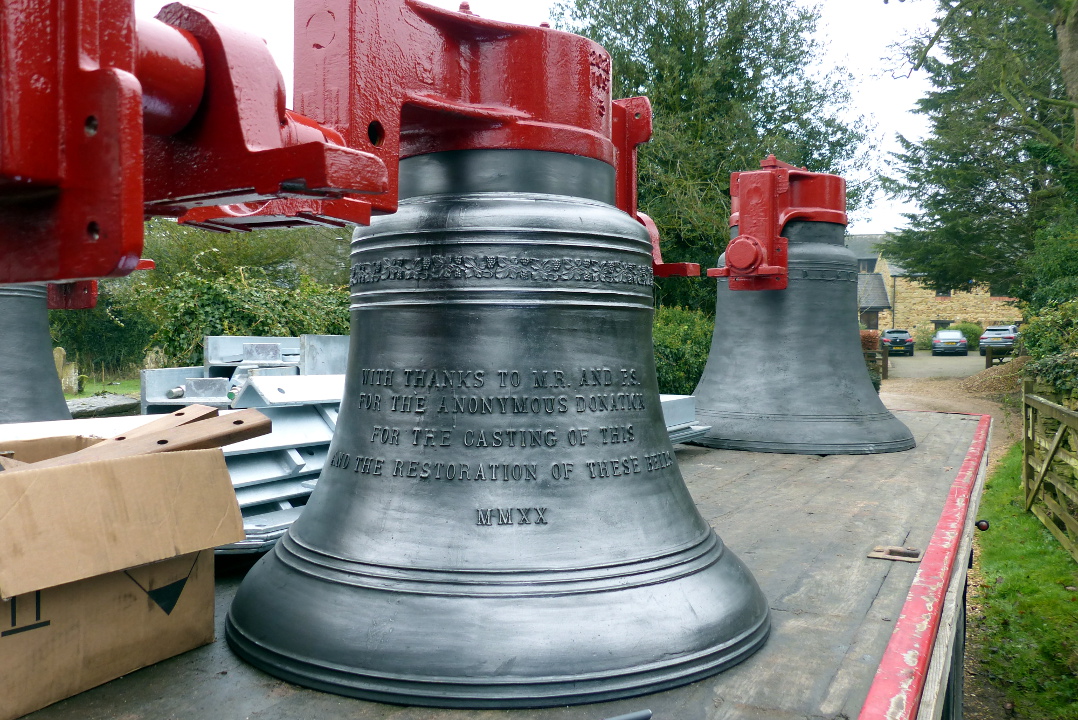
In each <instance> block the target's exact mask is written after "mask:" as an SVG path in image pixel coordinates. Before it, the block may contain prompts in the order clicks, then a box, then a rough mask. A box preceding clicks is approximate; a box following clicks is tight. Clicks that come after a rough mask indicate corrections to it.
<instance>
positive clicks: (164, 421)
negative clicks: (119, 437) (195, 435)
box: [126, 405, 218, 439]
mask: <svg viewBox="0 0 1078 720" xmlns="http://www.w3.org/2000/svg"><path fill="white" fill-rule="evenodd" d="M217 416H218V412H217V408H215V407H210V406H208V405H188V406H187V407H185V408H181V409H179V410H177V411H176V412H171V413H169V414H168V415H162V416H161V417H160V419H159V420H154V421H153V422H151V423H147V424H145V425H143V426H141V427H138V428H135V429H133V430H131V431H130V432H128V433H127V434H126V437H127V438H128V439H130V438H133V437H139V436H140V435H145V434H153V433H157V432H161V431H162V430H169V429H171V428H174V427H180V426H181V425H187V424H188V423H193V422H199V421H200V420H208V419H209V418H215V417H217Z"/></svg>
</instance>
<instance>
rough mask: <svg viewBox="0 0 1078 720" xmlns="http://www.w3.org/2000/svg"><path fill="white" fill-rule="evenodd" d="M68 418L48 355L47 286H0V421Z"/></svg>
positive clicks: (58, 378) (36, 420) (50, 345)
mask: <svg viewBox="0 0 1078 720" xmlns="http://www.w3.org/2000/svg"><path fill="white" fill-rule="evenodd" d="M70 419H71V413H70V412H69V411H68V409H67V401H65V400H64V391H63V388H62V387H61V386H60V377H59V375H57V374H56V365H55V364H54V363H53V359H52V338H51V337H50V336H49V307H48V290H47V287H46V286H45V285H5V286H0V423H14V422H38V421H41V420H70Z"/></svg>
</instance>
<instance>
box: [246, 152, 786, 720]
mask: <svg viewBox="0 0 1078 720" xmlns="http://www.w3.org/2000/svg"><path fill="white" fill-rule="evenodd" d="M401 197H402V198H407V199H404V200H402V202H401V204H400V209H399V211H398V212H397V214H396V215H393V216H388V217H384V218H382V219H380V220H379V221H376V222H375V223H374V224H373V225H372V226H371V227H370V228H362V229H360V230H359V231H357V233H356V236H355V239H354V241H353V244H352V303H353V304H352V337H351V348H350V356H349V372H348V378H347V385H346V389H345V396H344V402H343V403H342V406H341V413H340V417H339V421H338V424H337V430H336V433H335V435H334V438H333V443H332V445H331V447H330V458H331V459H330V461H329V462H328V463H327V467H326V469H325V470H324V471H323V472H322V475H321V477H320V479H319V481H318V486H317V488H316V490H315V491H314V494H313V495H312V497H311V499H310V502H309V503H308V504H307V507H306V509H305V511H304V513H303V515H302V516H301V517H300V518H299V520H298V521H296V523H295V524H294V525H292V527H291V529H290V530H289V532H288V534H287V535H286V536H285V537H284V538H283V539H282V540H281V541H280V542H279V543H278V544H277V545H276V547H275V549H274V550H273V551H271V552H270V553H269V554H268V555H267V556H266V557H264V558H262V560H260V561H259V563H258V564H257V565H255V567H254V568H252V570H251V571H250V573H249V574H248V576H247V577H246V578H245V580H244V582H243V584H242V585H241V587H240V589H239V591H238V594H237V595H236V598H235V601H234V602H233V605H232V607H231V610H230V612H229V615H228V622H227V636H228V641H229V642H230V644H231V645H232V647H233V648H234V649H235V650H236V652H238V653H239V654H240V655H241V656H242V657H244V658H246V659H247V660H249V661H251V662H252V663H254V664H255V665H257V666H259V667H261V668H263V669H264V670H266V671H267V672H270V673H272V674H274V675H277V676H280V677H283V678H285V679H287V680H291V681H294V682H297V683H300V684H303V685H307V686H310V687H314V688H319V689H323V690H328V691H331V692H336V693H341V694H345V695H352V696H356V697H362V698H367V699H372V700H380V701H387V702H395V703H403V704H413V705H414V704H418V705H433V706H444V707H534V706H549V705H564V704H572V703H584V702H592V701H599V700H607V699H611V698H617V697H623V696H629V695H636V694H641V693H644V692H649V691H654V690H660V689H663V688H667V687H672V686H675V685H680V684H683V683H687V682H690V681H693V680H696V679H699V678H701V677H704V676H707V675H710V674H713V673H716V672H718V671H720V670H722V669H724V668H725V667H727V666H729V665H731V664H733V663H736V662H738V661H740V660H742V659H744V658H745V657H747V656H748V655H750V654H751V653H752V652H754V651H755V650H756V649H757V648H759V647H760V646H761V645H762V643H763V642H764V640H765V638H766V636H767V634H768V630H769V615H768V606H767V602H766V600H765V598H764V597H763V595H762V594H761V592H760V589H759V587H758V585H757V584H756V581H755V580H754V579H753V577H752V576H751V574H750V573H749V572H748V570H747V569H746V568H745V566H744V565H743V564H742V563H741V562H740V561H739V560H738V559H737V558H736V557H735V556H734V554H733V553H731V552H730V551H729V550H728V549H726V548H725V547H724V545H723V543H722V541H721V540H720V539H719V538H718V536H717V535H716V534H715V533H714V531H712V529H711V528H710V527H709V525H708V523H707V522H706V521H705V520H704V519H703V518H702V517H701V516H700V514H699V513H698V512H697V510H696V507H695V505H694V504H693V500H692V498H691V497H690V496H689V493H688V491H687V490H686V488H685V485H684V482H683V480H682V477H681V473H680V471H679V470H678V465H677V460H676V459H675V457H674V452H673V449H672V447H671V445H670V442H669V439H668V437H667V434H666V431H665V428H664V423H663V418H662V413H661V409H660V405H659V395H658V388H657V386H656V378H655V365H654V358H653V354H652V343H651V318H652V268H651V244H650V242H649V238H648V234H647V233H646V232H645V230H644V228H643V227H642V226H641V225H640V224H639V223H638V222H636V221H634V220H633V219H632V218H631V217H629V216H628V215H626V214H625V213H623V212H620V211H618V210H617V209H615V208H614V207H613V206H612V203H613V199H614V171H613V168H612V167H611V166H610V165H608V164H606V163H603V162H600V161H598V160H592V159H589V158H583V157H577V156H572V155H566V154H560V153H551V152H538V151H530V150H466V151H449V152H439V153H434V154H430V155H424V156H417V157H412V158H409V159H407V160H403V161H402V162H401Z"/></svg>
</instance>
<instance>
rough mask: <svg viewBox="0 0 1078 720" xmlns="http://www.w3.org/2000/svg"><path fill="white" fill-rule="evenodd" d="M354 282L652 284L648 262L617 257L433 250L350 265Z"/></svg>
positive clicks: (362, 283)
mask: <svg viewBox="0 0 1078 720" xmlns="http://www.w3.org/2000/svg"><path fill="white" fill-rule="evenodd" d="M351 279H352V285H353V286H355V285H366V284H370V283H378V282H386V281H391V280H455V279H476V280H524V281H528V280H530V281H535V282H595V283H605V284H623V285H644V286H650V285H651V284H652V281H653V273H652V269H651V265H637V264H632V263H627V262H622V261H620V260H590V259H582V258H534V257H525V256H521V257H516V256H509V255H474V256H473V255H434V256H432V257H421V258H382V259H381V260H375V261H373V262H361V263H355V264H354V265H352V274H351Z"/></svg>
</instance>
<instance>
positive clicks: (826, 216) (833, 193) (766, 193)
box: [707, 155, 847, 290]
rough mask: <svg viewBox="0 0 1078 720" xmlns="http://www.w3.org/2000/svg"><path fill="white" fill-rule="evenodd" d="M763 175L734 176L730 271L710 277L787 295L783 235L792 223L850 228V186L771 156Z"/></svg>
mask: <svg viewBox="0 0 1078 720" xmlns="http://www.w3.org/2000/svg"><path fill="white" fill-rule="evenodd" d="M760 167H762V168H763V169H762V170H755V171H751V172H740V173H733V174H732V175H731V176H730V197H731V210H732V213H731V215H730V226H731V227H737V228H738V236H737V237H736V238H734V239H733V240H731V241H730V244H729V245H727V246H726V265H725V266H724V267H721V268H711V269H709V270H708V271H707V275H708V277H727V278H729V279H730V289H731V290H784V289H785V288H786V286H787V282H788V278H789V273H788V267H789V260H788V249H789V248H788V245H789V241H788V240H787V239H786V238H785V237H782V235H781V232H782V229H783V228H784V227H785V226H786V223H788V222H790V221H791V220H810V221H815V222H833V223H839V224H842V225H845V224H847V218H846V181H845V180H843V179H842V178H841V177H839V176H837V175H828V174H825V173H814V172H809V171H808V170H804V169H798V168H796V167H794V166H793V165H789V164H787V163H784V162H781V161H779V160H776V159H775V156H774V155H768V156H767V158H766V159H765V160H763V161H762V162H761V163H760Z"/></svg>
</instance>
